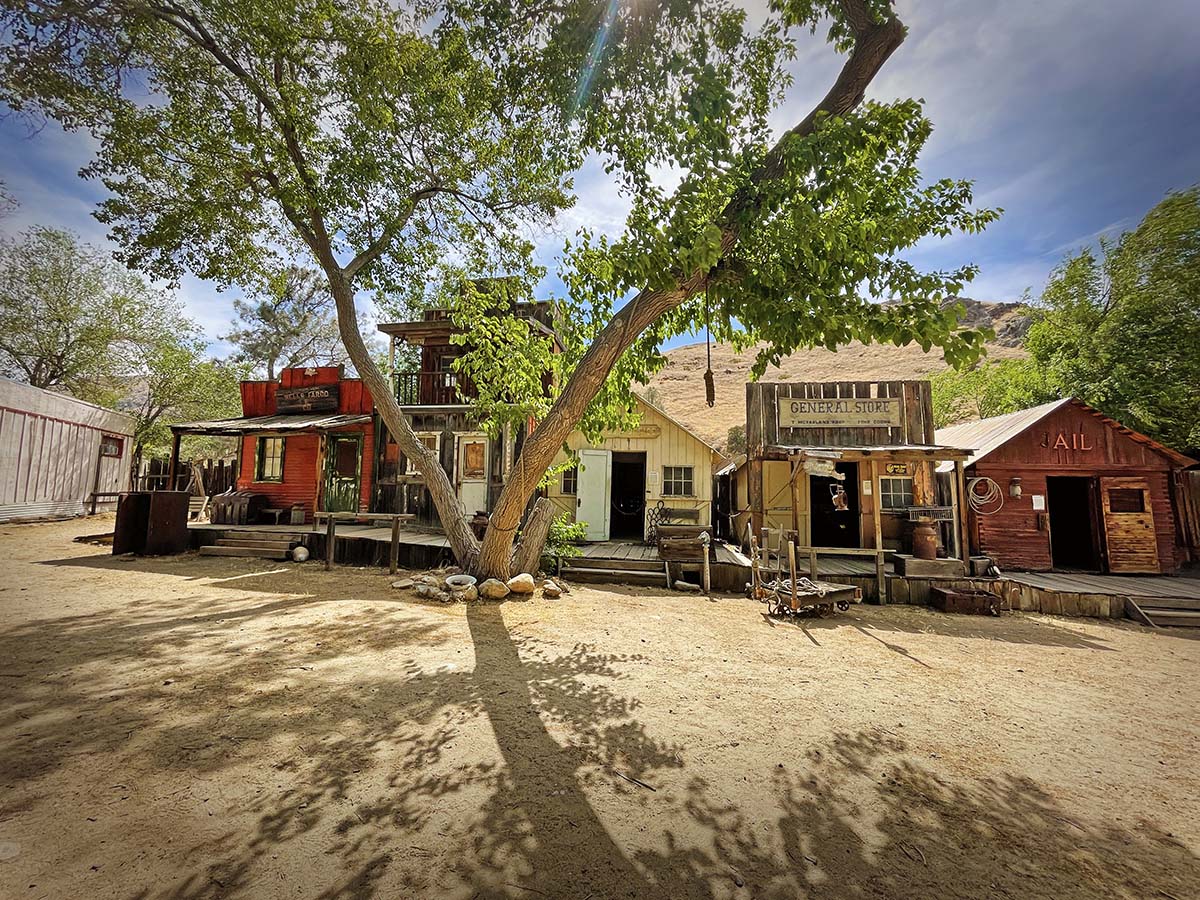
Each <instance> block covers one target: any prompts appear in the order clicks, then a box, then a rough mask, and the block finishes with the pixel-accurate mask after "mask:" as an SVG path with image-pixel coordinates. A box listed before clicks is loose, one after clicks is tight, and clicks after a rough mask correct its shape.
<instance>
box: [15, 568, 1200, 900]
mask: <svg viewBox="0 0 1200 900" xmlns="http://www.w3.org/2000/svg"><path fill="white" fill-rule="evenodd" d="M241 587H242V588H244V587H245V585H244V584H243V585H242V586H241ZM512 609H514V607H513V606H512V605H502V606H496V605H482V604H476V605H471V606H470V607H468V608H467V609H466V613H465V615H466V625H467V627H468V629H469V634H470V645H469V646H466V647H465V648H464V647H461V646H459V643H460V642H459V640H458V636H457V635H455V634H454V633H453V632H452V631H451V629H450V626H449V624H441V623H438V622H431V621H430V619H429V616H428V614H422V611H410V610H405V609H404V608H403V607H397V606H395V605H393V604H388V605H386V606H384V605H369V606H366V607H356V608H351V609H349V610H346V609H342V608H339V607H338V606H337V604H336V601H329V600H326V599H320V598H317V597H311V596H278V595H275V596H273V595H265V596H262V597H254V598H251V599H246V598H244V597H240V598H237V599H230V600H229V601H227V602H217V603H209V604H208V605H207V606H206V607H205V608H204V609H203V610H202V611H200V612H199V613H197V606H196V599H195V597H194V596H187V597H177V598H167V599H163V600H161V601H159V602H155V603H154V604H153V605H151V604H145V605H143V606H142V607H138V608H136V609H133V610H131V609H129V608H121V609H117V610H112V611H107V612H102V613H92V614H83V615H78V616H62V617H58V618H53V619H42V620H38V621H36V622H34V623H31V624H29V625H27V626H22V627H18V628H15V629H11V630H9V631H7V632H5V633H4V634H3V635H0V658H4V659H6V660H7V663H6V668H9V669H11V670H12V671H17V672H21V673H22V674H21V677H19V678H18V679H15V680H14V681H13V683H11V684H6V685H5V688H6V693H7V694H8V700H9V702H8V703H7V704H6V706H5V707H4V709H3V711H2V712H0V734H3V735H5V736H11V737H12V738H13V739H12V740H9V739H7V737H6V740H5V741H4V742H3V744H2V746H0V770H2V771H4V772H5V773H7V775H8V777H10V778H25V779H28V780H30V781H33V782H35V783H36V782H38V781H39V780H41V779H44V778H47V777H48V776H50V775H52V774H53V773H54V772H55V771H56V769H58V768H59V767H61V766H65V765H68V764H70V762H71V760H72V759H73V758H75V757H76V756H77V755H78V754H106V755H107V756H108V758H110V759H116V760H120V759H122V758H124V759H130V758H132V757H134V756H136V757H137V758H138V759H141V760H147V759H148V760H151V761H152V764H153V765H154V766H155V767H157V768H158V769H160V770H162V771H168V772H177V773H179V774H180V775H181V776H183V777H184V778H185V779H199V778H202V777H205V776H208V775H212V774H215V773H218V772H221V771H222V770H225V769H228V768H230V767H234V766H246V765H259V764H263V763H262V762H261V761H263V760H273V761H272V762H271V763H270V772H269V773H264V775H263V778H262V780H263V782H264V783H266V782H267V781H268V780H271V779H274V780H277V782H278V784H279V787H278V788H276V789H271V790H262V791H261V792H260V793H257V794H255V795H254V796H253V797H252V798H251V799H248V800H247V801H245V808H246V809H248V810H249V812H250V813H251V814H252V816H253V817H254V822H255V824H254V826H253V828H252V829H250V830H245V829H240V828H234V827H230V828H228V829H226V830H224V831H222V832H221V833H219V834H217V835H216V836H212V835H208V836H204V837H200V836H197V837H195V838H193V839H192V840H191V841H190V843H187V845H186V846H184V847H180V848H179V863H178V870H177V871H178V872H179V874H180V878H179V880H177V881H176V882H174V883H173V884H170V885H144V884H143V885H137V884H130V885H129V886H128V891H127V892H126V893H125V894H124V896H128V897H137V898H144V900H165V898H171V900H193V898H195V900H198V898H212V900H217V898H224V897H232V896H243V897H257V896H264V895H267V890H266V888H265V887H264V879H265V878H266V877H267V873H268V872H269V871H271V867H272V866H273V865H274V864H273V863H272V860H273V859H274V858H275V857H277V856H279V855H281V854H283V855H285V857H286V856H287V855H288V854H290V855H291V856H292V857H293V858H295V857H300V856H303V855H306V854H308V853H311V852H313V851H312V849H311V848H312V847H314V846H318V847H319V848H320V850H319V852H320V853H322V854H324V855H325V856H324V858H325V859H327V860H328V863H323V864H322V866H321V868H320V869H319V871H320V872H321V874H322V875H323V876H324V878H323V879H322V880H323V882H324V884H325V885H327V886H326V887H324V888H323V890H322V888H320V887H317V886H310V889H309V890H308V891H307V895H308V896H313V895H316V894H317V892H318V890H321V893H320V895H319V896H321V897H322V898H328V900H333V898H370V897H393V896H412V897H438V896H443V895H445V894H453V895H454V896H462V897H478V898H481V900H483V898H501V897H503V898H518V897H523V898H531V897H532V898H537V897H555V898H579V900H583V898H592V900H601V898H635V897H636V898H642V897H649V898H677V897H678V898H689V900H690V898H694V900H717V898H734V897H738V898H740V897H755V898H767V900H775V898H797V897H813V898H816V897H827V898H833V897H850V898H860V897H861V898H866V897H893V898H913V900H916V898H922V900H923V898H928V897H979V896H1007V897H1014V898H1081V900H1082V898H1085V897H1086V898H1093V897H1154V896H1166V897H1168V898H1170V897H1174V898H1178V900H1183V898H1184V897H1186V896H1189V891H1194V886H1195V885H1196V884H1200V859H1198V858H1197V856H1196V855H1195V854H1194V853H1192V852H1191V851H1189V850H1188V849H1187V848H1186V847H1184V846H1183V845H1182V844H1180V843H1179V842H1178V841H1176V840H1175V839H1174V838H1172V837H1171V836H1170V835H1168V834H1165V833H1164V832H1163V831H1162V830H1161V829H1159V828H1158V827H1157V826H1155V825H1154V824H1153V823H1149V822H1136V823H1120V822H1117V821H1084V820H1081V819H1080V818H1079V817H1078V816H1077V815H1076V816H1072V815H1070V814H1069V813H1068V812H1067V811H1066V809H1065V807H1064V806H1063V805H1062V804H1061V803H1060V802H1059V801H1058V800H1057V799H1056V798H1055V797H1054V796H1053V795H1052V793H1051V792H1050V791H1048V790H1047V789H1046V788H1044V787H1042V786H1041V785H1039V784H1037V783H1036V782H1034V781H1033V780H1031V779H1028V778H1025V777H1022V776H1021V775H1019V774H1009V775H1005V776H1003V777H1000V778H996V779H950V778H947V777H943V776H941V775H939V774H938V773H936V772H934V771H933V770H931V769H930V768H929V767H928V765H927V764H926V763H923V762H921V761H920V760H919V758H918V756H917V753H916V749H918V748H910V747H908V746H906V745H905V744H904V743H902V742H901V741H899V740H898V739H896V738H895V737H891V736H889V735H887V734H885V733H884V732H882V731H863V732H857V733H853V734H841V733H831V734H830V735H829V737H828V739H826V740H823V741H821V742H820V743H819V744H815V745H812V746H795V745H794V744H793V743H792V742H791V741H790V740H789V737H788V735H786V734H780V735H779V736H778V745H779V751H780V752H779V759H778V761H777V763H776V764H775V766H774V768H773V769H771V770H770V771H769V772H747V773H744V774H745V776H746V778H745V779H744V780H743V781H740V782H739V781H736V780H733V781H731V780H729V779H724V780H723V781H722V783H721V784H717V783H715V782H714V781H713V779H712V777H711V774H710V777H709V778H705V777H704V775H703V774H702V772H707V771H710V770H707V769H703V768H702V767H701V765H700V764H699V763H698V762H697V761H695V760H692V759H689V748H688V747H685V746H679V745H677V744H675V743H672V742H671V741H668V740H663V739H661V738H657V737H655V736H654V735H653V734H652V733H651V730H650V729H649V728H648V726H647V725H646V724H645V723H644V722H643V721H641V719H640V709H641V707H640V704H639V701H638V700H637V698H635V697H630V696H627V695H626V694H625V693H622V691H621V690H620V688H621V681H622V678H623V677H624V672H625V671H627V670H628V668H629V667H631V666H635V665H639V664H641V663H642V662H644V661H643V660H641V659H640V658H639V657H636V656H629V655H618V654H613V653H610V652H606V651H605V650H604V649H603V648H600V647H597V646H593V645H589V644H577V645H574V646H572V647H570V648H565V649H564V648H563V647H560V646H557V645H553V644H550V643H547V642H545V641H540V640H537V639H534V638H532V637H529V636H526V635H524V634H522V633H521V631H520V630H519V628H516V627H514V626H513V625H511V624H509V623H506V621H505V613H506V611H511V610H512ZM314 610H319V611H322V612H324V613H328V615H327V616H326V618H323V619H320V620H318V621H315V622H314V621H313V620H312V618H311V615H312V614H313V612H314ZM847 621H848V622H853V621H854V620H853V619H851V620H847ZM824 622H825V620H816V621H815V622H807V623H806V625H808V626H809V627H814V626H816V625H819V624H822V623H824ZM249 624H254V625H256V626H258V627H257V628H256V630H255V631H254V633H253V634H252V636H250V637H246V636H245V628H246V626H247V625H249ZM846 624H847V622H842V623H838V622H837V621H836V620H828V626H829V627H844V626H845V625H846ZM864 624H866V625H868V626H869V627H871V628H874V627H876V625H877V624H878V623H876V622H873V621H872V622H866V621H865V620H864ZM897 630H903V629H897ZM431 645H432V646H434V647H436V648H438V649H439V651H440V652H441V653H442V656H443V657H444V659H445V662H444V663H443V664H440V665H436V666H431V665H430V664H429V663H428V662H425V663H419V662H417V661H416V659H415V658H407V654H409V653H410V652H411V651H410V649H409V648H414V647H418V646H419V647H424V648H427V647H429V646H431ZM1084 646H1086V645H1084ZM464 649H465V650H466V652H465V653H463V654H462V655H461V656H460V655H458V654H459V653H460V651H462V650H464ZM1093 649H1094V648H1093ZM472 650H473V659H472V658H471V651H472ZM185 653H186V656H187V659H188V660H189V667H190V668H189V670H186V671H184V670H180V669H179V662H178V660H179V658H180V657H181V656H182V655H184V654H185ZM663 689H664V690H669V689H670V687H669V685H664V688H663ZM214 698H216V699H214ZM168 707H170V708H171V709H172V710H173V711H175V712H176V713H182V715H174V716H172V717H171V719H170V722H171V723H173V724H167V722H166V721H165V717H164V716H163V715H162V713H163V711H164V709H166V708H168ZM478 720H484V721H486V727H487V728H489V729H490V731H491V733H492V735H493V736H494V740H495V748H496V750H497V752H496V753H479V754H476V755H473V756H467V757H464V756H463V755H462V754H461V752H460V751H459V749H458V748H457V747H456V745H457V743H458V742H459V741H460V740H461V739H462V735H463V732H464V731H465V730H466V729H468V728H470V727H471V725H472V723H474V722H477V721H478ZM268 748H272V749H273V750H277V749H279V748H282V752H278V753H274V755H268V754H267V753H266V751H267V749H268ZM706 765H708V766H713V765H716V766H725V767H729V766H734V765H736V763H735V762H734V761H733V760H732V759H727V760H716V761H713V760H708V761H707V762H706ZM267 775H269V776H270V779H268V778H267ZM731 785H733V786H732V787H731ZM739 785H742V786H739ZM652 788H653V790H652ZM461 798H469V799H470V802H469V804H468V805H467V806H466V807H465V809H464V811H463V812H462V814H461V818H460V819H459V820H458V821H456V822H454V823H453V829H452V830H447V831H446V832H445V833H443V832H440V831H439V832H436V834H433V835H431V834H430V830H431V829H433V828H437V827H442V826H444V824H445V823H443V822H441V819H440V818H439V816H440V815H441V812H440V808H441V806H442V805H443V804H448V803H451V802H452V801H455V800H460V799H461ZM27 801H28V798H27ZM45 802H54V801H53V799H51V798H45ZM13 812H14V810H12V809H8V810H4V809H0V818H3V817H4V816H5V815H6V814H12V813H13ZM431 840H433V841H438V840H440V841H441V842H442V845H441V846H437V845H434V846H431V845H430V841H431Z"/></svg>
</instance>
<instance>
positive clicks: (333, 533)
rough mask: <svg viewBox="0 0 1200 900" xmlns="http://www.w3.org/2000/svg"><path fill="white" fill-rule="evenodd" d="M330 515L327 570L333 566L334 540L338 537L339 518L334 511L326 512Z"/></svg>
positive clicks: (327, 539)
mask: <svg viewBox="0 0 1200 900" xmlns="http://www.w3.org/2000/svg"><path fill="white" fill-rule="evenodd" d="M325 515H327V516H328V517H329V520H328V524H327V525H326V526H325V571H326V572H328V571H329V570H330V569H332V568H333V542H334V541H335V540H336V539H337V518H336V515H335V514H334V513H331V512H327V513H325Z"/></svg>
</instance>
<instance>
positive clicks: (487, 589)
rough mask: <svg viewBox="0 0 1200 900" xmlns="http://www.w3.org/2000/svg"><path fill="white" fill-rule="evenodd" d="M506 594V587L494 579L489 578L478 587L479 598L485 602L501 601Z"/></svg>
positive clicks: (507, 592)
mask: <svg viewBox="0 0 1200 900" xmlns="http://www.w3.org/2000/svg"><path fill="white" fill-rule="evenodd" d="M508 594H509V591H508V585H506V584H505V583H504V582H503V581H499V580H497V579H495V578H489V579H488V580H487V581H485V582H484V583H483V584H481V585H480V586H479V596H480V597H483V598H484V599H485V600H503V599H504V598H505V597H507V596H508Z"/></svg>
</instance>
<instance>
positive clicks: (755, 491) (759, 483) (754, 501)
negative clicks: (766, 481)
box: [747, 456, 766, 550]
mask: <svg viewBox="0 0 1200 900" xmlns="http://www.w3.org/2000/svg"><path fill="white" fill-rule="evenodd" d="M747 481H748V482H749V483H748V485H747V487H748V488H749V491H750V531H751V532H752V533H753V534H758V533H760V532H761V531H762V529H763V526H764V525H765V524H766V516H765V512H764V502H763V462H762V460H761V459H759V458H758V457H757V456H755V457H753V458H752V459H751V460H750V468H749V471H748V472H747ZM763 549H764V550H765V549H766V542H765V541H764V542H763Z"/></svg>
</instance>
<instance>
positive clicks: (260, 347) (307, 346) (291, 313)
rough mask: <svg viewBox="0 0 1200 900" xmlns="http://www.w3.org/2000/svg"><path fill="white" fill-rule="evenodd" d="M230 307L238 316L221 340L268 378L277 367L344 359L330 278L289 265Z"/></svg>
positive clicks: (337, 362)
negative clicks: (330, 293) (233, 347)
mask: <svg viewBox="0 0 1200 900" xmlns="http://www.w3.org/2000/svg"><path fill="white" fill-rule="evenodd" d="M233 309H234V312H235V313H236V314H237V317H238V318H237V321H235V322H234V323H233V324H234V327H233V330H231V331H230V332H229V333H228V334H226V335H224V336H223V339H224V340H226V341H228V342H229V343H231V344H233V345H234V346H235V347H237V348H238V351H237V354H236V358H237V359H238V360H239V361H240V362H244V363H246V364H248V365H250V366H251V367H252V368H253V369H255V370H256V371H259V372H261V373H263V374H265V375H266V377H267V380H268V381H274V380H275V376H276V374H277V373H278V371H279V370H280V369H286V368H291V367H294V366H310V365H314V366H336V365H341V364H342V363H344V362H345V361H346V350H345V348H344V347H343V346H342V339H341V336H340V335H339V334H338V324H337V314H336V313H335V312H334V309H333V298H332V297H330V296H329V286H328V283H327V282H326V281H325V279H324V277H323V276H322V275H320V274H319V273H317V272H315V271H313V270H312V269H304V268H301V267H299V266H289V267H288V268H287V269H286V270H285V271H284V272H282V273H280V274H279V275H277V276H275V277H274V278H272V279H270V280H269V282H268V283H267V285H266V286H265V288H264V289H263V290H261V291H260V292H258V293H256V294H254V295H252V296H251V297H250V298H249V299H245V298H241V297H238V298H235V299H234V301H233Z"/></svg>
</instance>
